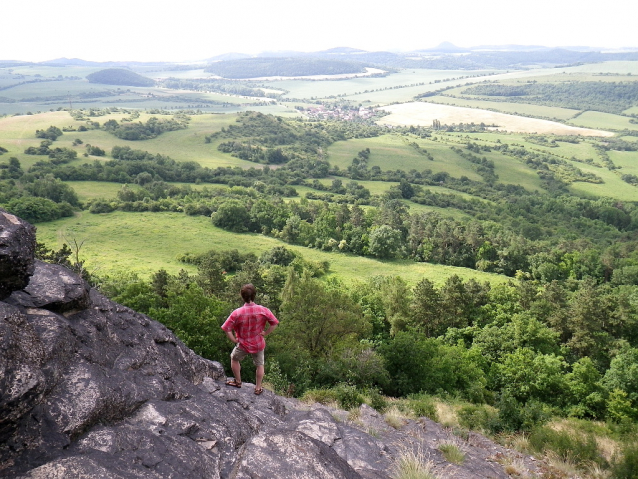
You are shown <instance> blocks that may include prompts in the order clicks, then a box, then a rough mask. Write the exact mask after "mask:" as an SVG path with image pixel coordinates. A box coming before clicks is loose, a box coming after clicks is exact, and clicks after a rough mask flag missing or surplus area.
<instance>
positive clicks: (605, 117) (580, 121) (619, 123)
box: [568, 111, 638, 130]
mask: <svg viewBox="0 0 638 479" xmlns="http://www.w3.org/2000/svg"><path fill="white" fill-rule="evenodd" d="M629 120H630V118H627V117H626V116H620V115H613V114H611V113H603V112H600V111H586V112H584V113H582V114H581V115H578V116H577V117H576V118H572V119H571V120H569V121H568V123H569V124H570V125H574V126H581V127H585V128H604V129H608V130H638V124H635V123H630V122H629Z"/></svg>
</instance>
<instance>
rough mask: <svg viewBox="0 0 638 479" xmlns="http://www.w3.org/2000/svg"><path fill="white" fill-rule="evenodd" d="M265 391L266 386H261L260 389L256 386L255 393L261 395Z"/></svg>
mask: <svg viewBox="0 0 638 479" xmlns="http://www.w3.org/2000/svg"><path fill="white" fill-rule="evenodd" d="M263 392H264V388H259V389H257V388H255V395H256V396H259V395H260V394H261V393H263Z"/></svg>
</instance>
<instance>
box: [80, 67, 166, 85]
mask: <svg viewBox="0 0 638 479" xmlns="http://www.w3.org/2000/svg"><path fill="white" fill-rule="evenodd" d="M86 79H87V80H89V82H90V83H102V84H105V85H123V86H153V85H154V84H155V82H154V81H153V80H151V79H150V78H147V77H145V76H142V75H140V74H138V73H135V72H132V71H130V70H126V69H124V68H107V69H106V70H100V71H98V72H95V73H91V74H90V75H87V77H86Z"/></svg>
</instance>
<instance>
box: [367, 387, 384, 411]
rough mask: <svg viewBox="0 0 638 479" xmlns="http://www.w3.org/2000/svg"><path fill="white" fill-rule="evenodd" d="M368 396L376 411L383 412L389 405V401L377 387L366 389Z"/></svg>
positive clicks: (369, 402)
mask: <svg viewBox="0 0 638 479" xmlns="http://www.w3.org/2000/svg"><path fill="white" fill-rule="evenodd" d="M366 396H368V404H369V405H370V407H371V408H373V409H375V410H376V411H379V412H383V411H385V410H386V408H387V407H388V401H386V399H385V398H384V397H383V396H382V395H381V394H380V393H379V391H377V390H376V389H370V390H368V391H366Z"/></svg>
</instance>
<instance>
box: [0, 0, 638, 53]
mask: <svg viewBox="0 0 638 479" xmlns="http://www.w3.org/2000/svg"><path fill="white" fill-rule="evenodd" d="M3 10H4V12H5V18H6V19H11V20H13V21H7V22H5V24H4V25H3V28H2V32H0V40H1V41H0V59H2V60H17V61H32V62H42V61H49V60H53V59H57V58H79V59H82V60H86V61H96V62H104V61H140V62H154V61H163V62H189V61H199V60H204V59H206V58H210V57H214V56H216V55H220V54H224V53H231V52H238V53H245V54H249V55H254V54H258V53H260V52H264V51H273V52H276V51H286V50H293V51H300V52H315V51H322V50H327V49H330V48H336V47H350V48H358V49H362V50H366V51H406V52H407V51H414V50H419V49H428V48H433V47H435V46H437V45H439V44H441V43H442V42H450V43H453V44H454V45H456V46H458V47H464V48H470V47H475V46H481V45H524V46H528V45H539V46H546V47H549V48H552V47H560V46H567V47H569V46H571V47H576V46H581V47H583V46H591V47H592V48H601V49H622V48H629V49H632V48H638V38H636V36H635V34H634V26H633V18H634V15H632V13H636V12H638V7H637V6H636V5H635V3H634V2H631V1H629V0H609V1H608V2H606V3H605V8H604V9H600V8H596V9H594V8H583V5H582V2H580V1H577V0H551V1H550V0H538V1H537V2H535V3H534V4H533V5H524V4H519V5H513V2H510V1H505V0H487V1H486V2H482V3H477V2H473V1H472V0H458V1H457V2H455V3H454V4H453V5H450V4H447V5H442V4H431V5H430V4H424V3H423V2H419V1H416V0H397V1H396V2H393V4H392V8H389V7H388V6H387V5H386V4H385V3H382V2H380V1H376V2H374V1H373V2H369V1H367V2H363V1H361V0H351V1H350V2H343V1H336V0H325V1H324V2H321V3H320V4H306V3H304V4H299V3H298V2H294V1H292V0H273V1H271V2H268V3H267V4H266V3H265V2H260V1H256V0H245V1H244V2H241V4H230V3H221V4H214V5H213V4H212V3H211V2H203V1H201V0H183V1H182V2H180V3H179V8H177V7H176V6H175V3H174V2H169V1H168V0H155V1H152V2H151V1H150V0H138V1H134V2H131V1H128V0H112V1H111V2H108V3H103V4H102V3H101V4H90V7H87V2H82V1H80V0H59V1H58V2H56V4H55V7H54V8H52V7H51V4H50V3H49V2H47V3H45V2H44V1H43V0H26V1H24V2H11V3H9V4H8V5H5V6H4V8H3Z"/></svg>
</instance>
